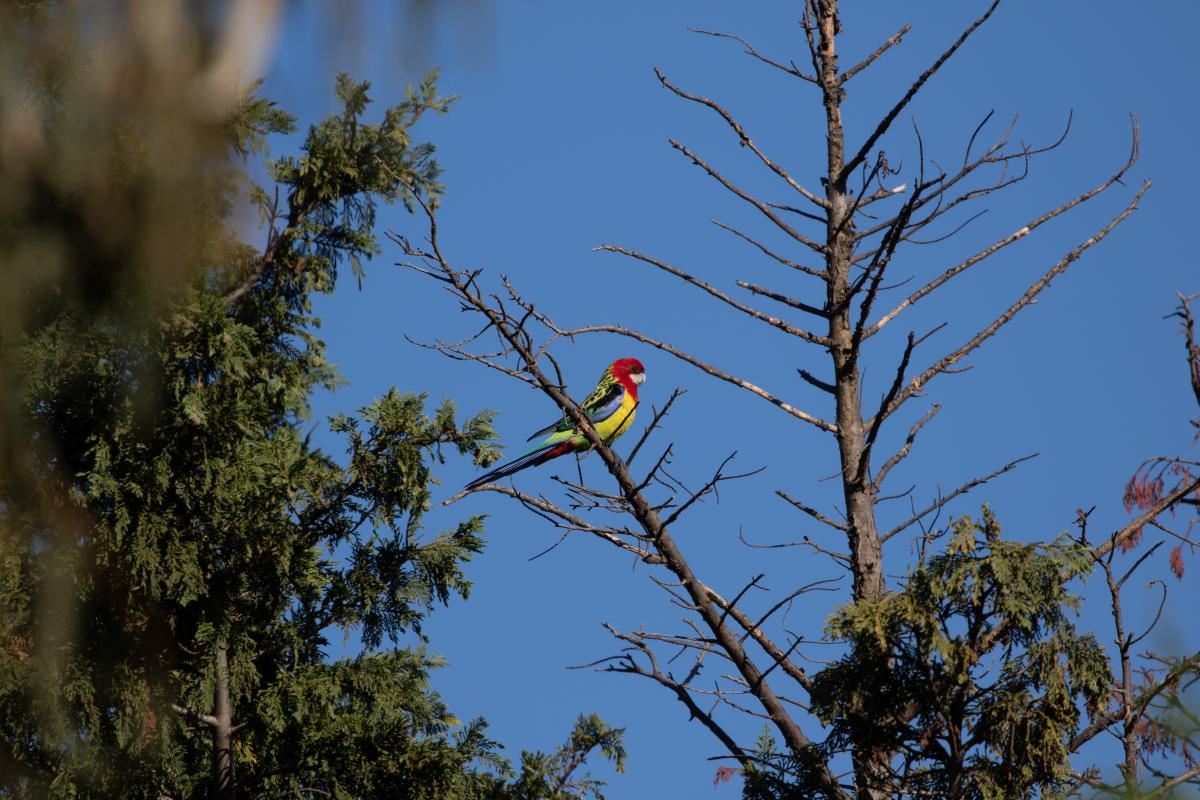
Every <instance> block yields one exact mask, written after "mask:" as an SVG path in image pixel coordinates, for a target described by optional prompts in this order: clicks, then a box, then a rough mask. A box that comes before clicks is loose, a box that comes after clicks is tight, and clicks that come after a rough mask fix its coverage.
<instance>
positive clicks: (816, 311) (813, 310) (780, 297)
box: [737, 281, 829, 319]
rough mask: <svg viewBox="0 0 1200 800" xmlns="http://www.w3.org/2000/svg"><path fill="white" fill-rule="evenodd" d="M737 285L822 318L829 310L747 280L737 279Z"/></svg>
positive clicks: (825, 317)
mask: <svg viewBox="0 0 1200 800" xmlns="http://www.w3.org/2000/svg"><path fill="white" fill-rule="evenodd" d="M737 285H738V286H740V287H742V288H743V289H745V290H746V291H748V292H750V293H752V294H757V295H762V296H763V297H766V298H769V299H771V300H774V301H775V302H777V303H783V304H784V305H785V306H790V307H791V308H795V309H797V310H799V311H807V312H808V313H809V314H812V315H814V316H817V317H822V318H823V319H828V318H829V312H828V311H826V310H825V309H823V308H817V307H816V306H810V305H809V304H808V303H805V302H802V301H800V300H796V299H795V298H792V297H788V296H787V295H784V294H780V293H779V292H774V291H772V290H770V289H764V288H763V287H761V286H757V285H755V284H753V283H749V282H747V281H738V282H737Z"/></svg>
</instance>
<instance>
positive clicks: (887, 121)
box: [836, 0, 1000, 186]
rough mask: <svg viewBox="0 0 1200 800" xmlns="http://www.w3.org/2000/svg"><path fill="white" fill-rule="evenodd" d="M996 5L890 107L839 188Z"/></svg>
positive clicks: (840, 177) (840, 179)
mask: <svg viewBox="0 0 1200 800" xmlns="http://www.w3.org/2000/svg"><path fill="white" fill-rule="evenodd" d="M998 5H1000V0H993V2H992V4H991V5H990V6H989V7H988V10H987V11H985V12H984V14H983V16H982V17H980V18H979V19H977V20H975V21H974V22H973V23H971V25H970V27H968V28H967V29H966V30H965V31H963V32H962V34H961V35H960V36H959V37H958V39H957V40H956V41H955V42H954V44H952V45H950V47H949V48H948V49H947V50H946V51H945V52H944V53H942V54H941V56H939V57H938V59H937V61H935V62H933V65H932V66H931V67H929V69H927V70H925V71H924V72H922V73H921V75H920V77H919V78H917V80H916V81H914V82H913V85H912V86H910V87H909V89H908V91H907V92H905V94H904V97H902V98H900V101H899V102H898V103H896V105H894V106H892V109H891V110H890V111H889V112H888V113H887V115H886V116H884V118H883V119H882V120H881V121H880V122H879V124H878V125H876V126H875V130H874V131H872V132H871V135H870V136H868V137H867V140H866V141H865V142H863V144H862V146H861V147H860V148H859V149H858V152H857V153H855V154H854V157H853V158H851V159H850V160H849V161H847V162H846V165H845V166H844V167H842V171H841V172H840V173H839V174H838V175H837V178H836V183H837V184H838V185H839V186H844V185H845V181H846V178H847V177H849V176H850V174H851V173H853V172H854V170H856V169H858V165H859V164H861V163H862V162H863V161H864V160H865V159H866V157H867V153H869V152H871V151H872V150H873V149H874V148H875V143H876V142H878V141H879V139H880V137H881V136H883V135H884V134H885V133H887V131H888V128H890V127H891V126H892V122H894V121H895V119H896V117H897V116H898V115H899V114H900V112H901V111H903V110H904V107H905V106H907V105H908V103H909V101H910V100H912V99H913V98H914V97H915V96H916V94H917V92H919V91H921V87H922V86H924V85H925V82H926V81H928V80H929V79H930V78H931V77H933V75H934V73H936V72H937V71H938V70H939V69H941V67H942V65H943V64H945V63H946V61H947V60H948V59H949V58H950V56H952V55H954V53H955V52H957V51H958V48H960V47H962V45H963V43H964V42H966V41H967V38H968V37H969V36H970V35H971V34H972V33H974V32H975V30H976V29H977V28H978V27H979V26H980V25H982V24H983V23H985V22H987V20H988V18H989V17H991V16H992V12H994V11H995V10H996V6H998Z"/></svg>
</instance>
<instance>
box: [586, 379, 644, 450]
mask: <svg viewBox="0 0 1200 800" xmlns="http://www.w3.org/2000/svg"><path fill="white" fill-rule="evenodd" d="M636 411H637V401H635V400H634V399H633V398H632V397H630V396H629V393H628V392H626V393H625V397H624V398H623V399H622V400H621V407H620V408H618V409H617V411H616V413H614V414H611V415H610V416H609V417H608V419H606V420H604V421H603V422H601V423H600V424H599V425H597V426H596V433H598V434H600V436H601V437H603V438H604V441H606V442H608V443H610V444H611V443H612V442H615V441H616V440H617V438H618V437H619V436H620V435H621V434H622V433H624V432H625V431H627V430H629V426H630V425H632V424H633V415H634V412H636Z"/></svg>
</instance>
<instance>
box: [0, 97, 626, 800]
mask: <svg viewBox="0 0 1200 800" xmlns="http://www.w3.org/2000/svg"><path fill="white" fill-rule="evenodd" d="M367 90H368V86H367V84H365V83H357V82H354V81H352V80H350V79H349V78H348V77H346V76H340V77H339V79H338V85H337V92H338V96H339V99H340V100H341V102H342V104H343V110H342V112H341V113H339V114H337V115H334V116H332V117H330V118H328V119H326V120H324V121H323V122H321V123H319V124H317V125H315V126H313V127H312V128H311V129H310V130H309V132H308V136H307V138H306V140H305V143H304V146H303V155H301V156H299V157H288V158H284V159H281V160H279V161H276V162H272V164H271V165H270V169H271V172H272V174H273V175H274V177H275V178H276V180H277V182H278V184H279V187H280V190H281V192H280V193H281V194H282V195H283V196H284V197H285V198H286V200H285V206H284V207H283V208H277V207H275V206H274V201H273V200H272V201H271V203H270V204H268V202H267V198H268V196H275V192H274V191H272V192H270V193H268V191H267V190H266V189H264V188H262V187H256V186H253V185H252V184H250V183H249V181H248V179H247V178H246V177H245V175H242V174H241V173H240V172H239V171H238V170H237V169H235V168H234V166H235V165H236V161H234V162H233V165H229V166H227V165H226V164H228V163H230V162H225V161H220V160H213V159H208V160H206V161H204V163H202V164H201V163H196V162H194V161H191V160H188V159H183V160H181V161H179V162H176V163H175V164H174V165H173V168H174V169H175V170H177V171H178V172H179V173H180V174H179V175H178V176H176V177H177V178H178V180H179V181H184V180H187V181H190V182H191V183H190V184H189V185H192V186H195V187H199V188H198V189H197V191H194V192H192V191H189V192H188V193H187V194H186V195H185V196H184V198H183V200H184V201H185V208H184V209H183V211H185V212H186V213H184V214H183V215H182V216H184V217H185V218H187V219H188V220H189V222H188V225H189V230H191V231H192V232H193V234H194V235H193V236H192V237H191V238H189V239H187V240H182V239H181V240H179V241H178V243H177V244H178V250H177V251H175V252H173V253H172V252H169V251H167V252H160V251H154V250H153V248H151V249H146V248H144V247H141V246H140V245H139V244H138V243H137V241H138V240H137V236H135V235H134V233H133V232H132V230H124V229H116V230H114V231H111V233H112V234H113V235H114V236H116V237H117V238H118V239H119V240H120V241H119V242H118V244H116V245H113V246H112V247H111V248H107V249H106V247H107V246H106V245H105V244H104V243H95V242H92V240H91V239H92V238H94V237H96V236H99V235H100V234H99V233H98V231H97V229H96V228H95V227H88V226H86V225H85V226H83V227H82V228H80V229H77V230H75V233H76V235H78V236H79V237H80V239H81V241H80V248H81V252H82V250H86V249H87V248H88V247H93V246H94V247H95V248H96V249H97V251H100V252H104V253H106V254H107V256H106V257H111V258H112V259H114V261H113V263H114V264H115V265H117V266H114V268H113V270H112V271H111V278H112V282H111V285H110V286H109V287H108V289H107V290H106V292H105V295H104V301H103V302H102V303H97V304H94V305H90V306H85V305H80V304H76V303H71V302H56V303H50V304H44V303H42V299H40V298H41V297H42V295H40V294H38V292H41V290H42V289H43V288H48V289H49V294H48V295H47V296H52V295H54V292H55V291H60V294H61V293H62V291H61V290H64V289H65V288H69V287H66V283H65V282H66V277H65V276H66V273H65V272H62V271H60V272H58V273H54V272H51V279H50V282H49V283H47V284H45V285H44V286H43V285H41V284H39V285H38V286H36V287H24V289H23V291H24V292H25V293H24V294H22V295H20V296H19V297H17V296H16V295H12V294H9V295H6V299H7V300H10V301H12V300H13V299H14V297H15V298H16V299H17V300H20V301H21V302H22V303H24V304H25V305H23V306H22V308H26V307H32V306H37V305H38V304H39V303H41V304H42V306H41V311H40V313H37V314H24V315H22V316H21V317H20V319H19V323H20V324H18V325H12V326H9V327H6V328H5V329H4V331H3V332H2V333H3V344H4V350H3V355H4V362H5V363H6V364H9V365H13V366H15V369H14V372H16V373H19V374H20V375H21V376H22V377H21V380H20V382H19V383H18V384H16V390H17V391H16V393H15V394H12V395H6V397H7V398H13V397H15V398H17V399H18V401H19V402H18V403H17V411H16V412H14V413H15V416H14V417H12V418H13V419H16V420H17V421H18V422H19V427H17V428H10V430H11V429H17V430H19V431H20V432H21V434H22V437H23V438H21V439H20V441H18V442H17V444H19V447H17V448H12V449H10V450H9V451H7V452H9V453H10V455H12V454H15V455H12V458H13V460H12V461H10V463H14V464H16V466H17V467H18V468H16V469H14V470H5V471H3V472H2V473H0V474H3V475H4V478H3V482H2V483H0V534H2V535H0V607H2V608H3V609H4V612H3V614H0V794H3V795H4V796H12V797H41V796H46V795H51V796H56V797H118V796H126V797H135V796H167V797H190V796H198V795H200V794H204V793H206V792H207V791H208V785H209V783H210V781H211V779H212V771H213V767H212V764H213V747H214V746H215V744H214V743H215V742H216V734H215V731H216V730H217V728H218V727H219V725H220V724H221V723H222V720H221V719H219V718H218V717H219V714H220V713H221V712H219V710H218V707H219V706H220V702H219V701H220V700H222V699H225V700H227V701H228V705H229V708H230V713H229V717H228V719H227V720H225V722H227V723H228V725H227V727H228V728H231V733H232V739H233V756H234V762H235V770H234V775H236V783H235V784H234V787H233V788H232V790H231V791H236V792H237V793H238V795H239V796H242V795H245V796H255V795H259V794H264V793H265V794H268V795H272V796H273V795H275V794H279V793H298V792H300V791H301V790H302V789H303V790H306V791H307V790H310V789H315V790H319V791H323V792H328V793H329V794H330V795H332V796H334V797H361V796H396V797H414V798H416V797H428V798H435V797H436V798H443V797H448V798H452V797H482V796H483V795H484V793H485V792H495V791H498V790H499V789H498V788H497V787H502V786H503V781H502V778H500V777H498V776H500V775H503V774H506V770H507V766H506V763H505V762H504V760H503V759H501V758H500V757H499V756H498V755H497V747H498V746H497V745H496V743H495V742H493V741H491V740H489V739H488V738H487V737H486V736H485V735H484V729H485V726H484V723H483V722H482V721H478V720H477V721H475V722H472V723H469V724H467V725H462V724H461V723H459V722H458V721H457V720H456V719H455V718H454V717H453V716H452V715H451V714H450V713H449V711H448V710H447V709H446V707H445V706H444V704H443V703H442V702H441V700H440V699H439V698H438V696H437V695H436V694H435V693H434V692H433V691H432V690H431V689H430V686H429V673H430V670H432V669H433V668H435V667H437V666H438V665H439V664H440V661H439V660H438V659H437V658H436V657H433V656H431V655H429V654H428V653H427V652H426V651H425V650H424V647H423V645H422V644H420V640H419V639H418V642H417V643H416V645H415V646H408V647H404V646H401V645H402V644H403V641H402V640H403V639H404V638H405V637H406V636H411V635H413V634H416V635H417V636H418V637H419V636H420V632H421V623H422V620H423V619H424V618H425V616H426V615H427V614H428V613H429V612H430V611H431V610H432V609H433V608H434V607H435V606H437V605H439V604H445V603H448V602H450V600H451V598H452V597H455V596H460V597H466V595H467V593H468V592H469V589H470V582H469V581H468V580H467V578H466V576H465V574H464V571H463V565H464V563H465V562H466V561H468V560H470V558H471V557H472V556H473V555H474V554H476V553H478V552H479V551H480V550H481V549H482V547H483V539H482V519H481V518H480V517H471V518H469V519H465V520H462V521H461V522H459V523H457V524H456V525H454V526H452V527H451V529H450V530H448V531H445V532H443V533H440V534H436V535H429V534H428V533H426V531H425V529H424V517H425V513H426V511H427V510H428V508H429V505H430V502H429V497H430V485H431V484H432V483H433V481H434V477H433V469H434V468H435V467H436V465H437V464H439V463H441V462H442V460H443V458H444V455H445V453H446V452H448V451H449V450H454V451H457V452H458V453H460V454H463V455H466V456H469V457H470V458H472V459H474V460H475V461H476V462H478V463H487V462H489V461H491V460H494V459H495V457H496V455H497V451H496V449H495V447H494V446H493V444H492V443H491V440H492V439H493V438H494V432H493V430H492V425H491V416H490V415H489V414H487V413H483V414H479V415H477V416H475V417H472V418H470V419H468V420H464V421H460V420H459V419H458V418H457V414H456V410H455V408H454V406H453V404H452V403H450V402H449V401H445V402H443V403H442V404H441V405H440V406H439V407H438V408H437V409H436V410H435V411H433V412H432V413H428V412H427V411H426V406H427V399H426V397H425V396H424V395H419V394H411V393H405V392H401V391H399V390H395V389H393V390H392V391H390V392H388V393H387V394H386V395H384V396H383V397H381V398H379V399H378V400H376V401H375V402H373V403H371V404H370V405H368V406H367V407H365V408H363V409H360V410H359V412H358V413H357V414H354V415H349V414H346V415H339V416H337V417H336V418H334V419H333V420H331V421H330V424H331V428H332V431H333V433H334V434H336V435H339V436H340V437H341V439H342V441H343V442H344V446H345V453H344V455H342V456H339V457H335V456H334V455H331V454H328V453H325V452H322V451H321V450H319V449H317V448H315V447H313V446H312V444H311V443H310V440H309V437H308V435H307V434H306V433H305V432H304V427H308V425H309V423H307V422H306V420H307V417H308V415H309V397H310V395H311V393H312V391H313V390H314V389H315V388H317V387H332V386H335V385H336V384H337V382H338V380H339V379H338V377H337V375H336V373H335V372H334V370H333V369H332V367H331V366H330V365H329V364H328V363H327V361H326V360H325V356H324V345H323V343H322V342H321V340H320V339H319V338H318V336H317V334H316V331H317V327H318V324H319V320H317V319H316V318H315V317H313V316H312V313H311V298H312V294H313V293H314V292H330V291H332V290H333V288H334V285H335V281H336V278H337V273H338V269H339V267H340V266H342V265H344V264H345V263H347V262H349V263H350V264H351V265H352V267H353V270H354V272H355V273H356V275H358V276H359V277H360V278H361V265H360V260H361V259H362V258H363V257H364V256H370V255H372V254H374V253H376V252H378V245H377V243H376V240H375V238H374V233H373V226H374V221H375V209H376V205H377V203H379V202H384V203H391V202H395V201H398V200H399V201H403V200H404V199H405V198H406V196H407V194H408V192H409V189H408V186H409V185H411V184H413V183H421V184H422V185H423V186H424V187H426V189H429V188H435V183H436V179H437V174H438V169H437V164H436V162H435V161H434V160H433V148H432V146H430V145H424V144H415V143H414V142H413V141H412V140H411V138H410V130H409V129H410V127H411V126H412V125H413V124H414V123H415V122H416V121H417V120H418V119H419V118H420V117H421V116H422V115H423V114H424V112H426V111H438V112H440V111H444V110H445V109H446V107H447V104H448V102H449V101H448V100H445V99H443V98H440V97H438V95H437V92H436V85H435V83H434V76H433V75H431V76H430V77H429V78H428V79H427V80H426V81H425V82H424V83H423V84H422V85H421V86H420V87H419V88H418V89H417V90H415V91H410V93H409V96H408V98H407V99H406V100H405V101H404V102H403V103H401V104H400V105H398V106H396V107H394V108H390V109H387V110H386V111H384V113H383V115H382V120H381V121H380V122H378V123H369V122H367V121H365V119H364V117H365V115H366V114H367V113H368V112H369V110H370V98H369V97H368V95H367ZM47 96H49V95H47ZM70 99H71V98H64V100H63V102H64V103H65V102H68V101H70ZM49 107H50V108H51V109H52V110H51V111H50V112H47V117H46V119H45V122H46V125H47V129H48V130H50V131H52V132H54V131H55V130H56V128H59V130H58V131H57V133H56V134H54V135H61V139H58V140H56V139H55V138H54V135H52V136H51V139H50V141H51V143H52V145H53V146H54V147H59V148H61V149H63V150H64V151H67V150H70V149H71V148H72V147H74V146H76V145H75V143H74V140H72V139H70V138H69V137H68V136H67V133H69V131H65V130H61V127H62V126H61V125H60V124H59V123H58V122H57V121H56V118H55V117H54V114H55V113H57V112H56V111H54V110H53V109H55V108H58V107H57V106H55V104H54V103H50V104H49ZM68 116H69V115H68ZM64 119H65V117H64ZM62 124H67V123H62ZM292 128H293V121H292V119H291V118H290V117H289V116H288V115H287V114H286V113H284V112H282V111H281V110H279V109H278V108H276V107H275V105H274V104H272V103H270V102H269V101H266V100H263V99H261V98H257V97H253V96H251V95H249V94H247V95H245V96H244V97H242V98H240V99H239V100H238V102H237V103H235V104H234V105H233V106H232V110H231V112H230V113H229V115H228V116H227V117H226V118H224V119H223V120H222V121H221V124H220V125H219V126H217V130H218V132H219V135H220V136H221V137H222V140H223V143H224V147H225V148H226V149H227V151H228V152H229V153H231V154H232V157H233V158H234V159H235V160H236V159H237V158H248V157H251V156H259V155H263V154H265V152H266V146H267V141H268V139H269V137H270V136H271V135H272V134H275V133H280V132H286V131H289V130H291V129H292ZM122 130H125V134H124V139H123V141H124V142H125V143H126V145H127V148H126V150H124V151H123V155H122V157H120V158H112V159H111V160H110V161H107V162H104V163H105V165H108V166H111V169H112V170H113V171H114V173H120V174H116V175H109V176H107V177H106V180H109V181H116V182H118V183H119V182H120V181H129V180H134V181H136V180H144V179H146V177H145V174H144V173H145V171H146V170H149V169H153V168H158V165H155V164H150V163H148V162H147V161H145V159H146V158H150V157H151V156H152V155H153V154H152V153H150V152H149V151H147V150H146V149H145V148H144V147H143V146H142V144H141V138H142V137H143V136H150V135H151V134H152V133H154V130H153V129H152V127H151V126H150V125H147V126H146V127H139V126H138V120H132V121H131V124H130V126H128V127H127V128H123V129H122ZM118 138H119V137H118ZM151 138H152V137H151ZM77 155H78V154H77V153H74V152H72V153H71V156H72V157H76V156H77ZM101 158H103V156H101ZM139 175H140V176H141V177H139ZM52 177H53V176H49V174H47V176H46V179H47V180H48V181H50V180H51V178H52ZM247 187H248V188H247ZM242 191H245V192H246V193H247V194H248V196H249V197H250V198H251V200H252V201H254V202H257V203H258V204H259V206H260V209H261V210H262V211H263V219H264V221H265V222H267V223H269V224H270V226H271V228H270V231H269V238H268V244H267V246H266V248H265V250H263V251H261V252H259V251H256V250H254V249H252V248H250V247H249V246H247V245H245V244H242V243H241V242H239V241H238V239H237V237H236V236H235V234H234V232H233V229H232V224H231V214H232V212H233V209H234V208H235V205H236V204H237V203H238V202H239V200H238V198H239V193H240V192H242ZM52 196H53V197H54V198H57V199H56V200H54V202H55V203H56V206H55V208H56V209H57V210H56V211H55V213H54V214H52V215H49V216H45V215H44V216H43V218H41V219H40V221H39V223H38V225H39V226H40V227H39V228H38V229H37V231H32V230H31V229H27V230H25V231H24V234H23V235H24V236H25V237H26V239H28V238H29V237H30V236H31V235H34V234H36V235H37V236H42V235H44V236H45V237H47V239H49V238H53V237H56V236H62V235H63V233H64V231H65V230H68V229H70V226H71V224H72V223H71V220H72V218H73V217H72V215H73V214H74V213H75V211H76V210H77V206H76V204H77V202H83V201H81V200H79V199H78V198H77V197H76V196H75V195H72V194H71V193H70V192H69V191H65V190H64V191H62V192H58V193H57V194H55V193H52ZM138 207H140V206H138ZM172 207H173V208H175V210H176V211H179V210H180V208H179V205H178V204H175V205H173V206H172ZM134 213H135V214H136V213H138V212H137V208H136V207H135V208H134ZM150 218H151V219H152V218H153V215H150ZM137 221H138V220H133V221H130V223H129V224H130V225H133V224H134V222H137ZM193 245H194V246H193ZM166 254H169V255H172V256H176V257H179V258H180V259H181V261H183V262H185V263H184V264H183V265H182V266H181V267H180V268H179V271H175V272H172V273H171V274H175V275H182V276H183V279H182V280H180V281H177V282H175V283H174V284H173V285H172V287H171V290H170V292H168V293H167V295H165V299H163V300H162V302H161V304H160V305H154V306H151V307H148V308H147V307H144V295H143V294H142V293H141V292H140V291H139V290H138V289H137V286H138V285H139V284H140V282H141V277H139V276H142V275H144V274H148V273H145V272H144V271H142V270H140V269H137V268H133V267H129V266H128V265H125V264H122V263H121V259H133V260H137V259H144V258H148V259H153V258H154V257H162V256H164V255H166ZM63 257H64V259H66V263H69V264H72V263H74V262H72V261H71V259H72V258H74V256H72V255H71V254H70V253H67V254H65V255H64V256H63ZM151 272H153V270H152V271H151ZM155 274H157V273H155ZM56 276H57V277H56ZM55 281H58V283H57V284H56V283H55ZM8 321H9V322H10V323H11V322H12V318H10V319H9V320H8ZM13 441H16V440H13ZM13 441H9V442H8V443H7V444H9V445H11V444H12V443H13ZM330 631H339V632H347V633H348V632H350V631H358V632H359V633H360V634H361V636H362V640H363V643H364V646H365V652H363V653H362V654H361V655H359V656H358V657H355V658H352V659H345V660H341V661H337V662H334V663H329V662H328V661H327V660H326V648H327V644H328V643H327V640H326V636H327V634H328V632H330ZM226 664H227V666H223V665H226ZM597 724H600V723H597ZM596 735H597V736H600V737H603V735H604V731H603V730H601V731H600V732H599V733H597V734H596ZM618 740H619V736H618ZM591 746H601V747H611V743H610V742H608V740H605V742H603V743H598V744H593V745H591ZM618 746H619V744H618ZM605 752H606V754H607V753H608V752H610V751H609V750H605Z"/></svg>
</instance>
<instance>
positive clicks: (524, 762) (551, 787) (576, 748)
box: [493, 714, 625, 800]
mask: <svg viewBox="0 0 1200 800" xmlns="http://www.w3.org/2000/svg"><path fill="white" fill-rule="evenodd" d="M623 734H624V730H623V729H620V728H613V727H610V726H609V725H608V724H606V723H605V722H604V721H603V720H602V719H600V718H599V717H598V716H596V715H595V714H589V715H587V716H583V715H580V717H579V719H578V720H577V721H576V722H575V729H574V730H573V731H572V732H571V735H570V737H569V738H568V739H567V741H566V743H564V744H563V745H562V746H561V747H559V748H558V749H557V750H555V751H554V752H553V753H541V752H529V751H525V752H523V753H521V769H520V772H519V773H518V774H517V775H516V776H515V777H514V778H513V780H512V781H511V782H509V783H507V784H500V785H497V786H496V787H495V788H494V794H493V797H494V798H496V800H560V798H567V797H573V798H574V797H579V798H582V797H586V796H589V795H590V796H591V797H592V798H594V800H603V798H604V795H603V794H602V793H601V791H600V790H601V789H602V788H603V786H604V782H603V781H601V780H597V779H595V778H592V777H591V776H590V775H586V774H585V775H583V776H579V777H577V776H576V774H575V773H576V771H577V770H579V768H580V767H581V766H583V764H584V763H585V762H586V760H587V758H588V756H589V755H590V754H591V753H592V751H593V750H597V749H598V750H599V751H600V754H601V755H603V756H604V758H606V759H607V760H609V761H611V762H612V764H613V766H614V767H615V768H616V770H617V772H624V771H625V746H624V744H623V741H622V740H623Z"/></svg>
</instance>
